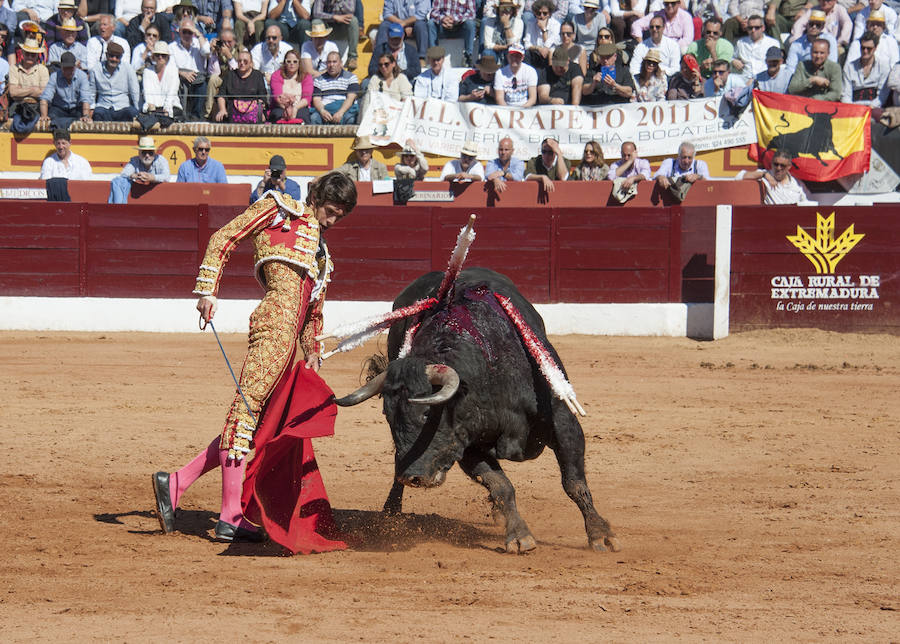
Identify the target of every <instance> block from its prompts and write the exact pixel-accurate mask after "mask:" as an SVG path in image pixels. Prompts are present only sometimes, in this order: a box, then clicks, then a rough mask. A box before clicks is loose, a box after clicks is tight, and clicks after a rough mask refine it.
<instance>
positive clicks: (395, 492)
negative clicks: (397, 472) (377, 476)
mask: <svg viewBox="0 0 900 644" xmlns="http://www.w3.org/2000/svg"><path fill="white" fill-rule="evenodd" d="M383 512H384V513H385V514H400V513H401V512H403V484H402V483H398V482H397V481H394V484H393V485H392V486H391V491H390V492H388V498H387V499H386V500H385V502H384V510H383Z"/></svg>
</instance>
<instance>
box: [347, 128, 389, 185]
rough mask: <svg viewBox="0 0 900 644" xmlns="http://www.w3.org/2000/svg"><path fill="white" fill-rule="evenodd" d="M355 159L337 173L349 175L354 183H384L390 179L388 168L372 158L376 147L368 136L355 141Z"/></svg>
mask: <svg viewBox="0 0 900 644" xmlns="http://www.w3.org/2000/svg"><path fill="white" fill-rule="evenodd" d="M351 147H352V148H353V159H352V160H350V161H347V163H345V164H343V165H342V166H340V167H339V168H337V171H338V172H340V173H342V174H345V175H347V176H348V177H350V178H351V179H353V180H354V181H382V180H384V179H390V178H391V175H390V174H388V169H387V166H386V165H384V164H383V163H382V162H381V161H378V160H377V159H373V158H372V150H374V149H375V145H374V144H373V143H372V141H371V139H369V137H367V136H360V137H357V138H356V139H355V140H354V141H353V145H352V146H351Z"/></svg>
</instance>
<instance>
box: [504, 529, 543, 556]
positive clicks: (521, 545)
mask: <svg viewBox="0 0 900 644" xmlns="http://www.w3.org/2000/svg"><path fill="white" fill-rule="evenodd" d="M535 548H537V542H536V541H535V540H534V537H532V536H531V535H530V534H529V535H526V536H524V537H518V538H516V537H513V538H512V539H510V540H509V541H507V542H506V552H508V553H510V554H513V555H517V554H518V555H521V554H525V553H526V552H530V551H531V550H534V549H535Z"/></svg>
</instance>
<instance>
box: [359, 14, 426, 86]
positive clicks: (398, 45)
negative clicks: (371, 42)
mask: <svg viewBox="0 0 900 644" xmlns="http://www.w3.org/2000/svg"><path fill="white" fill-rule="evenodd" d="M404 33H405V32H404V30H403V27H402V26H400V23H398V22H389V23H388V28H387V30H386V34H387V36H386V37H385V40H384V41H383V42H381V43H378V44H376V45H375V48H374V50H373V51H372V59H371V60H370V61H369V76H373V75H374V74H375V73H376V72H377V71H378V68H377V64H378V60H379V59H380V57H381V56H382V54H388V55H390V56H391V58H393V59H394V63H395V67H396V69H397V70H398V71H399V72H401V73H403V74H404V75H405V76H406V78H407V80H409V82H410V83H413V82H415V80H416V76H418V75H419V74H420V73H421V72H422V66H421V65H420V64H419V50H418V49H416V48H415V47H413V46H412V45H411V44H409V43H408V42H407V41H406V38H405V36H404ZM423 55H424V51H423Z"/></svg>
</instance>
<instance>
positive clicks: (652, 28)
mask: <svg viewBox="0 0 900 644" xmlns="http://www.w3.org/2000/svg"><path fill="white" fill-rule="evenodd" d="M662 28H663V26H662V25H650V30H651V31H657V30H659V29H662Z"/></svg>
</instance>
